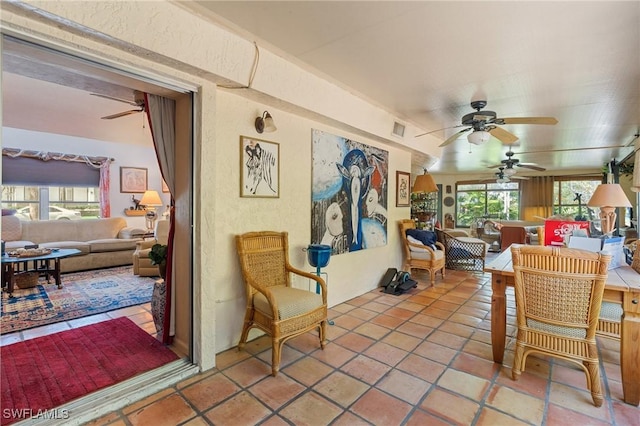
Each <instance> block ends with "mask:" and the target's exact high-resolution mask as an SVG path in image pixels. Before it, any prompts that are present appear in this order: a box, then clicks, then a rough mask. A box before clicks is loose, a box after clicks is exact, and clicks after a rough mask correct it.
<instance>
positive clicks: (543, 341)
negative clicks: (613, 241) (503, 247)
mask: <svg viewBox="0 0 640 426" xmlns="http://www.w3.org/2000/svg"><path fill="white" fill-rule="evenodd" d="M511 254H512V258H513V270H514V273H515V295H516V318H517V324H518V334H517V338H516V349H515V356H514V360H513V370H512V377H513V380H518V378H519V377H520V373H521V372H522V371H524V369H525V364H526V360H527V356H528V355H529V354H530V353H532V352H536V353H540V354H543V355H550V356H554V357H557V358H561V359H564V360H568V361H571V362H573V363H575V364H577V365H579V366H580V367H581V368H582V370H583V371H584V372H585V374H586V376H587V387H588V388H589V390H590V391H591V396H592V398H593V403H594V405H595V406H596V407H600V406H601V405H602V401H603V396H602V390H601V383H600V365H599V363H600V360H599V358H598V349H597V348H596V339H595V336H596V327H597V325H598V316H599V315H600V304H601V302H602V296H603V293H604V284H605V281H606V279H607V268H608V266H609V262H610V261H611V256H609V255H604V254H601V253H593V252H588V251H586V250H577V249H566V248H560V247H551V246H548V247H542V246H512V247H511Z"/></svg>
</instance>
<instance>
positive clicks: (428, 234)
mask: <svg viewBox="0 0 640 426" xmlns="http://www.w3.org/2000/svg"><path fill="white" fill-rule="evenodd" d="M407 236H412V237H413V238H415V239H416V240H419V241H420V242H422V244H424V245H425V246H435V244H436V233H435V232H432V231H425V230H422V229H407Z"/></svg>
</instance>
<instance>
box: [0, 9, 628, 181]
mask: <svg viewBox="0 0 640 426" xmlns="http://www.w3.org/2000/svg"><path fill="white" fill-rule="evenodd" d="M181 6H183V7H185V8H190V9H192V10H193V11H194V12H196V13H199V14H202V15H205V16H208V17H210V19H212V20H214V21H216V22H218V23H222V24H224V25H227V26H228V27H229V28H231V29H232V30H234V31H236V32H238V33H239V34H241V35H243V36H245V37H246V38H247V39H249V40H256V41H257V42H258V44H259V45H262V46H264V47H267V48H269V49H272V50H274V51H276V52H278V53H279V54H281V55H282V56H284V57H286V58H287V59H289V60H291V61H294V62H296V63H298V64H300V65H302V66H304V67H305V68H307V69H310V70H313V71H315V72H317V73H319V74H320V75H322V76H324V77H326V78H328V79H330V80H332V81H334V82H336V83H337V84H340V85H342V86H344V87H347V88H349V89H350V90H352V91H355V92H358V93H360V94H361V95H362V96H363V97H365V98H367V99H368V100H370V101H371V102H374V103H376V104H378V105H380V106H381V107H383V108H385V109H386V110H388V111H390V112H392V113H393V114H394V115H395V116H397V117H398V120H399V121H401V122H406V123H412V124H415V125H417V126H418V127H420V128H421V129H423V130H424V131H425V132H427V131H433V130H438V129H443V128H448V129H446V130H443V131H439V132H436V133H435V135H436V136H438V137H440V138H442V140H445V139H446V138H448V137H449V136H451V135H452V134H454V133H455V132H457V131H459V130H460V128H452V127H453V126H456V125H459V124H460V119H461V117H462V116H463V115H465V114H467V113H470V112H473V110H472V108H471V106H470V105H469V104H470V102H471V101H472V100H476V99H486V100H487V101H488V104H487V107H486V108H485V109H486V110H491V111H495V112H496V113H497V116H498V117H527V116H553V117H556V118H557V119H558V121H559V123H558V124H557V125H555V126H542V125H524V124H519V125H503V126H501V127H502V128H504V129H506V130H508V131H510V132H512V133H514V134H515V135H516V136H518V137H519V139H520V140H519V141H518V144H517V145H514V146H513V147H512V149H513V151H515V152H516V154H517V155H516V157H517V158H518V159H520V160H521V161H522V162H525V163H535V164H538V165H540V166H542V167H545V168H547V171H548V172H553V171H556V170H561V171H562V173H571V172H572V171H578V170H582V169H585V168H598V169H599V168H600V167H601V166H602V165H603V164H604V163H606V162H609V161H610V160H611V159H614V158H615V159H616V160H618V161H620V160H622V159H624V158H625V157H627V156H629V154H631V153H632V152H633V145H634V135H635V134H637V133H639V132H640V2H638V1H623V2H580V1H569V2H544V1H543V2H505V1H500V2H482V1H473V2H458V1H450V2H442V1H429V2H425V1H410V2H400V1H398V2H366V1H353V2H338V1H328V2H327V1H300V2H271V1H258V2H244V1H232V2H223V1H207V2H182V3H181ZM18 50H21V49H18ZM38 55H40V53H34V52H26V53H24V52H22V53H19V54H17V55H14V56H13V57H12V56H10V55H9V54H8V49H6V43H5V45H3V65H2V66H3V71H5V72H4V73H3V93H2V100H3V125H5V126H9V127H19V128H29V129H31V130H38V131H56V132H60V133H64V134H70V132H69V129H67V130H66V131H62V130H60V131H59V129H60V128H61V127H65V123H68V121H69V118H72V120H73V126H72V127H73V130H72V132H75V133H77V134H74V135H76V136H81V137H89V138H96V139H104V136H100V135H104V134H110V133H114V132H115V131H114V129H115V128H117V129H118V130H119V132H118V133H119V135H120V136H116V135H115V134H114V135H113V136H109V137H110V138H111V139H110V140H114V141H118V142H120V141H122V142H125V143H130V142H133V141H136V140H138V139H140V143H150V139H149V136H148V133H146V132H145V131H144V130H143V129H142V130H141V127H142V117H141V115H142V114H134V115H131V116H127V117H123V118H119V119H116V120H100V118H99V117H101V116H103V115H108V114H113V113H116V112H120V111H124V110H128V109H131V108H132V106H131V105H128V104H126V103H122V102H118V101H113V100H107V99H103V98H98V97H96V96H91V95H90V94H89V93H91V92H96V93H105V94H109V95H111V96H115V97H118V98H125V99H130V100H133V89H137V90H143V91H148V92H151V93H156V94H161V95H166V96H168V94H166V93H161V90H162V88H158V87H149V86H146V85H145V83H143V82H140V81H128V80H126V79H125V80H123V79H122V77H121V76H116V75H106V73H105V74H103V75H101V76H99V77H98V78H96V79H93V78H92V77H96V76H95V75H92V74H91V73H92V72H93V71H89V70H82V65H81V64H73V65H71V66H68V65H65V69H66V71H69V70H71V71H73V73H74V75H73V76H72V78H68V79H67V80H66V81H56V79H55V78H51V77H52V75H53V73H52V72H51V70H45V71H44V72H42V70H40V69H39V67H37V66H35V65H34V63H33V62H32V59H33V56H38ZM25 58H26V61H25ZM36 59H39V58H36ZM48 60H50V58H47V61H48ZM8 69H10V71H11V73H8V72H6V71H7V70H8ZM36 71H41V72H39V73H38V72H36ZM94 71H95V70H94ZM45 80H49V81H45ZM79 83H81V84H79ZM102 83H108V85H107V84H102ZM67 86H74V87H72V88H71V89H69V88H68V87H67ZM61 88H62V89H65V90H69V91H68V92H65V94H64V95H62V94H60V92H59V90H60V89H61ZM36 95H37V96H36ZM67 127H69V126H68V125H67ZM52 129H53V130H52ZM123 129H126V131H125V132H124V135H125V136H122V134H123V133H122V132H121V131H122V130H123ZM65 132H66V133H65ZM105 132H106V133H105ZM138 136H140V138H138ZM507 149H508V147H507V146H504V145H503V144H501V143H500V142H499V141H498V140H496V139H492V140H490V141H489V142H488V143H487V144H485V145H483V146H480V147H478V146H473V145H470V144H469V143H467V141H466V137H465V136H462V137H460V138H459V139H458V140H457V141H456V142H454V143H452V144H450V145H449V146H447V147H446V148H445V149H444V151H443V156H442V158H440V160H439V161H437V162H436V163H435V164H433V165H431V164H429V170H430V171H431V172H434V173H454V172H463V173H482V174H486V175H487V177H488V176H490V175H491V174H492V172H493V171H495V170H494V169H489V168H488V166H490V165H496V164H498V163H499V162H500V160H501V159H504V158H505V152H506V151H507ZM425 158H428V156H419V155H416V156H414V158H413V163H414V164H413V170H412V171H413V172H414V173H415V172H416V171H418V172H419V171H420V170H421V166H422V165H423V160H424V159H425ZM518 173H519V174H534V173H532V172H531V170H529V169H522V168H520V169H518Z"/></svg>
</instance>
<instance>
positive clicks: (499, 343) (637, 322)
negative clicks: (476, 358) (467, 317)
mask: <svg viewBox="0 0 640 426" xmlns="http://www.w3.org/2000/svg"><path fill="white" fill-rule="evenodd" d="M484 271H485V272H489V273H491V290H492V295H491V347H492V350H493V361H494V362H498V363H502V359H503V356H504V345H505V338H506V321H507V305H506V288H507V286H510V287H513V286H514V283H515V278H514V273H513V265H512V263H511V250H510V249H507V250H504V251H503V252H502V253H500V255H499V256H498V257H496V258H495V259H494V260H493V261H492V262H490V263H489V264H487V265H486V266H485V268H484ZM603 301H607V302H613V303H619V304H621V305H622V309H623V314H622V317H621V319H620V321H621V327H620V328H621V332H620V370H621V375H622V390H623V395H624V396H623V399H624V401H625V402H626V403H627V404H631V405H638V404H639V403H640V274H639V273H637V272H636V271H634V270H633V269H632V268H631V267H630V266H628V265H623V266H620V267H618V268H615V269H610V270H609V271H608V274H607V281H606V283H605V289H604V296H603Z"/></svg>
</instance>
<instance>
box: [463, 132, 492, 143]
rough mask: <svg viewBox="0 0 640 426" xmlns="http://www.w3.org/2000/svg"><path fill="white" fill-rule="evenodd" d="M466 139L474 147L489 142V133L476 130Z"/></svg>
mask: <svg viewBox="0 0 640 426" xmlns="http://www.w3.org/2000/svg"><path fill="white" fill-rule="evenodd" d="M467 139H468V140H469V142H471V143H472V144H474V145H482V144H485V143H487V142H489V139H491V133H489V132H487V131H484V130H476V131H473V132H471V133H470V134H469V136H467Z"/></svg>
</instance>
